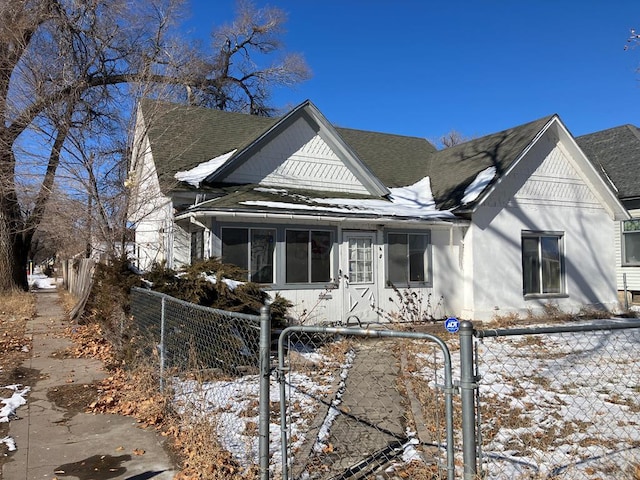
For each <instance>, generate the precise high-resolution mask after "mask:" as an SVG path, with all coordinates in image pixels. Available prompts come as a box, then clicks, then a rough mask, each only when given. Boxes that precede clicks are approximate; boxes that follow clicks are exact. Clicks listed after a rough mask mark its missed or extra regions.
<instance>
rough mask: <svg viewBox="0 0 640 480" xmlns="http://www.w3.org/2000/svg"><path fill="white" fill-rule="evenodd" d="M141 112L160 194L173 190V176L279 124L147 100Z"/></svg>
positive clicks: (228, 150)
mask: <svg viewBox="0 0 640 480" xmlns="http://www.w3.org/2000/svg"><path fill="white" fill-rule="evenodd" d="M140 108H141V110H142V114H143V116H144V119H145V123H146V126H147V129H148V130H147V135H148V137H149V141H150V142H151V151H152V152H153V159H154V162H155V166H156V170H157V172H158V179H159V181H160V185H161V187H162V189H163V191H167V190H169V189H171V188H173V187H175V186H176V183H177V182H176V179H175V178H174V175H175V174H176V172H179V171H183V170H189V169H191V168H193V167H195V166H197V165H199V164H200V163H202V162H206V161H208V160H211V159H212V158H216V157H218V156H220V155H223V154H225V153H228V152H230V151H231V150H234V149H237V148H241V147H243V146H245V145H246V144H247V143H249V142H251V141H253V140H254V139H256V138H258V137H259V136H260V135H261V134H262V133H263V132H265V131H266V130H268V129H269V128H270V127H272V126H273V125H275V124H276V123H277V121H278V119H277V118H267V117H258V116H255V115H246V114H243V113H235V112H226V111H221V110H214V109H210V108H202V107H190V106H184V105H178V104H175V103H169V102H161V101H157V100H149V99H143V100H142V101H141V102H140Z"/></svg>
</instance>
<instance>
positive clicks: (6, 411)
mask: <svg viewBox="0 0 640 480" xmlns="http://www.w3.org/2000/svg"><path fill="white" fill-rule="evenodd" d="M21 387H22V385H7V386H5V387H3V388H4V389H7V390H12V391H13V395H11V397H9V398H3V399H0V403H3V404H4V407H2V408H0V423H6V422H8V421H9V417H11V415H13V414H14V413H15V411H16V410H17V409H18V407H21V406H22V405H24V404H25V403H27V401H26V400H25V398H24V397H25V395H26V394H27V393H29V390H31V387H24V388H21Z"/></svg>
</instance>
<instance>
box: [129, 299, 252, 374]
mask: <svg viewBox="0 0 640 480" xmlns="http://www.w3.org/2000/svg"><path fill="white" fill-rule="evenodd" d="M131 313H132V315H133V318H134V319H135V327H136V329H137V331H138V332H139V333H140V334H142V335H143V336H144V337H145V339H146V341H145V342H144V345H146V346H147V348H149V347H151V348H153V347H154V346H155V347H156V348H157V349H158V355H159V365H160V369H161V370H162V372H163V374H162V375H161V377H164V376H165V375H164V372H171V373H181V372H185V371H192V372H193V371H207V370H208V371H211V372H212V373H219V374H225V375H236V376H237V375H240V374H245V373H254V374H255V373H258V368H259V366H260V362H259V351H260V316H258V315H246V314H242V313H234V312H227V311H224V310H217V309H213V308H207V307H203V306H200V305H196V304H193V303H189V302H184V301H182V300H179V299H177V298H173V297H170V296H168V295H164V294H162V293H158V292H153V291H150V290H144V289H140V288H134V289H132V291H131ZM147 353H148V354H152V352H151V351H149V350H148V351H147Z"/></svg>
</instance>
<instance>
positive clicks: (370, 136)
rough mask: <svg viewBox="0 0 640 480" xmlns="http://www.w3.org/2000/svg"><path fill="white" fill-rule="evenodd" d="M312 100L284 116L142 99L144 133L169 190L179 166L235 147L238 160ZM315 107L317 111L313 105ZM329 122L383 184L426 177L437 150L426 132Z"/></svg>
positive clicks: (187, 167)
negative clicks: (356, 127) (394, 131)
mask: <svg viewBox="0 0 640 480" xmlns="http://www.w3.org/2000/svg"><path fill="white" fill-rule="evenodd" d="M308 106H311V107H313V105H312V104H311V103H310V102H309V101H306V102H303V103H302V104H301V105H299V106H298V107H296V108H295V109H293V110H292V111H291V112H289V113H288V114H287V115H285V116H284V117H269V118H267V117H258V116H255V115H247V114H243V113H235V112H227V111H221V110H213V109H209V108H202V107H189V106H183V105H178V104H174V103H169V102H162V101H157V100H150V99H143V100H141V102H140V109H141V113H142V115H143V117H144V119H145V123H146V124H147V128H148V131H147V132H146V133H147V135H148V137H149V141H150V142H151V151H152V152H153V158H154V162H155V165H156V169H157V172H158V178H159V180H160V185H161V188H162V189H163V191H164V192H166V191H168V190H171V189H173V188H175V187H176V186H177V183H178V182H177V181H176V180H175V178H174V175H175V173H176V172H178V171H185V170H190V169H192V168H194V167H195V166H197V165H199V164H201V163H203V162H206V161H209V160H211V159H213V158H216V157H219V156H221V155H224V154H227V153H229V152H231V151H232V150H237V152H236V153H234V155H232V159H231V161H232V162H233V161H234V160H236V158H235V157H242V153H243V152H245V151H247V150H248V149H250V147H251V146H252V145H253V144H255V143H256V142H258V141H259V140H260V139H261V138H262V137H264V136H266V135H268V134H269V132H270V131H272V130H274V129H276V128H277V127H278V126H279V125H281V124H283V123H284V122H285V121H286V119H287V116H291V115H292V114H295V113H296V112H297V111H299V110H301V109H302V108H304V107H308ZM312 110H313V111H317V109H316V108H315V107H313V108H312ZM318 114H319V112H318ZM319 115H321V114H319ZM316 119H317V118H316ZM325 122H326V121H325ZM325 128H328V129H333V132H335V135H336V136H337V137H338V138H339V140H340V141H342V142H344V144H345V146H346V148H347V149H350V150H351V151H352V152H353V153H354V154H355V155H356V156H357V157H358V159H359V160H361V161H362V162H363V163H364V165H365V166H366V167H367V168H368V169H369V170H370V172H371V173H373V175H375V177H377V179H379V181H380V182H382V184H383V186H384V187H400V186H405V185H410V184H412V183H415V182H416V181H418V180H420V179H422V178H423V177H424V176H425V175H426V159H427V158H428V156H429V155H430V154H431V153H433V152H435V151H436V149H435V147H434V146H433V145H431V144H430V143H429V142H428V141H427V140H425V139H423V138H416V137H407V136H402V135H391V134H385V133H378V132H367V131H362V130H352V129H345V128H334V127H333V126H332V125H330V124H329V123H328V122H326V124H325ZM238 160H239V159H238ZM182 187H186V186H185V185H182Z"/></svg>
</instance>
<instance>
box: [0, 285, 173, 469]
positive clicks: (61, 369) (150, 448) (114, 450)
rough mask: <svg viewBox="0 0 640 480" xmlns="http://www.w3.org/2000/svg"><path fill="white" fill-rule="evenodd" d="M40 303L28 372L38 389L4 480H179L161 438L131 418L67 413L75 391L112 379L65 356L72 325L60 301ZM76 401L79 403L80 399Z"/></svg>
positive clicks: (18, 423) (20, 424) (32, 325)
mask: <svg viewBox="0 0 640 480" xmlns="http://www.w3.org/2000/svg"><path fill="white" fill-rule="evenodd" d="M36 298H37V312H38V314H37V317H36V318H35V319H33V320H31V321H30V322H29V324H28V334H29V335H30V336H31V337H32V339H33V349H32V352H31V353H32V355H31V358H30V359H29V360H27V361H26V362H25V363H24V364H23V368H24V369H25V371H27V372H30V375H29V378H35V383H33V382H31V383H27V385H28V386H30V387H31V391H30V393H29V394H28V398H27V404H26V405H24V406H22V407H20V408H19V409H18V410H17V412H16V413H17V415H18V419H14V420H12V421H11V424H10V430H9V435H10V436H11V437H13V438H14V439H15V442H16V447H17V450H16V451H15V452H14V453H13V454H12V456H11V461H9V462H8V463H6V464H5V465H4V466H3V468H2V479H3V480H35V479H38V480H41V479H54V478H58V479H60V480H63V479H66V478H69V479H70V480H73V479H75V478H77V479H79V480H106V479H128V480H143V479H152V478H153V479H157V480H168V479H171V478H173V476H174V474H175V469H174V465H173V462H172V461H171V459H170V457H169V455H168V454H167V452H166V451H165V450H164V448H163V447H162V445H161V443H160V437H159V435H158V434H157V432H155V431H153V430H144V429H142V428H139V426H138V425H137V423H136V421H135V419H133V418H130V417H125V416H120V415H100V414H98V415H94V414H87V413H82V412H80V413H78V412H77V411H75V410H74V409H69V408H65V407H61V406H59V405H60V404H61V402H60V401H59V397H60V395H59V392H61V391H69V392H73V391H74V389H68V390H66V388H68V387H69V386H70V385H73V386H76V387H77V388H80V389H82V388H83V387H82V385H85V384H91V383H93V382H95V381H97V380H100V379H102V378H104V377H105V376H106V372H104V371H103V370H102V364H101V363H100V362H99V361H97V360H92V359H78V358H66V357H65V356H64V355H61V352H62V351H63V350H64V349H65V348H67V347H69V346H70V345H71V341H70V340H69V339H67V338H66V337H64V335H62V332H63V331H64V328H65V327H66V326H67V324H68V322H67V320H66V317H65V314H64V312H63V310H62V308H61V307H60V305H59V299H58V293H57V292H56V291H55V290H52V291H38V292H36ZM25 383H26V382H25ZM87 388H88V387H87ZM75 391H76V392H77V391H78V390H75ZM56 397H57V398H58V400H57V402H56V400H55V399H56ZM66 400H67V399H65V401H66ZM68 400H69V403H72V400H73V399H71V398H70V399H68ZM54 402H56V403H57V405H56V403H54Z"/></svg>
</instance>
